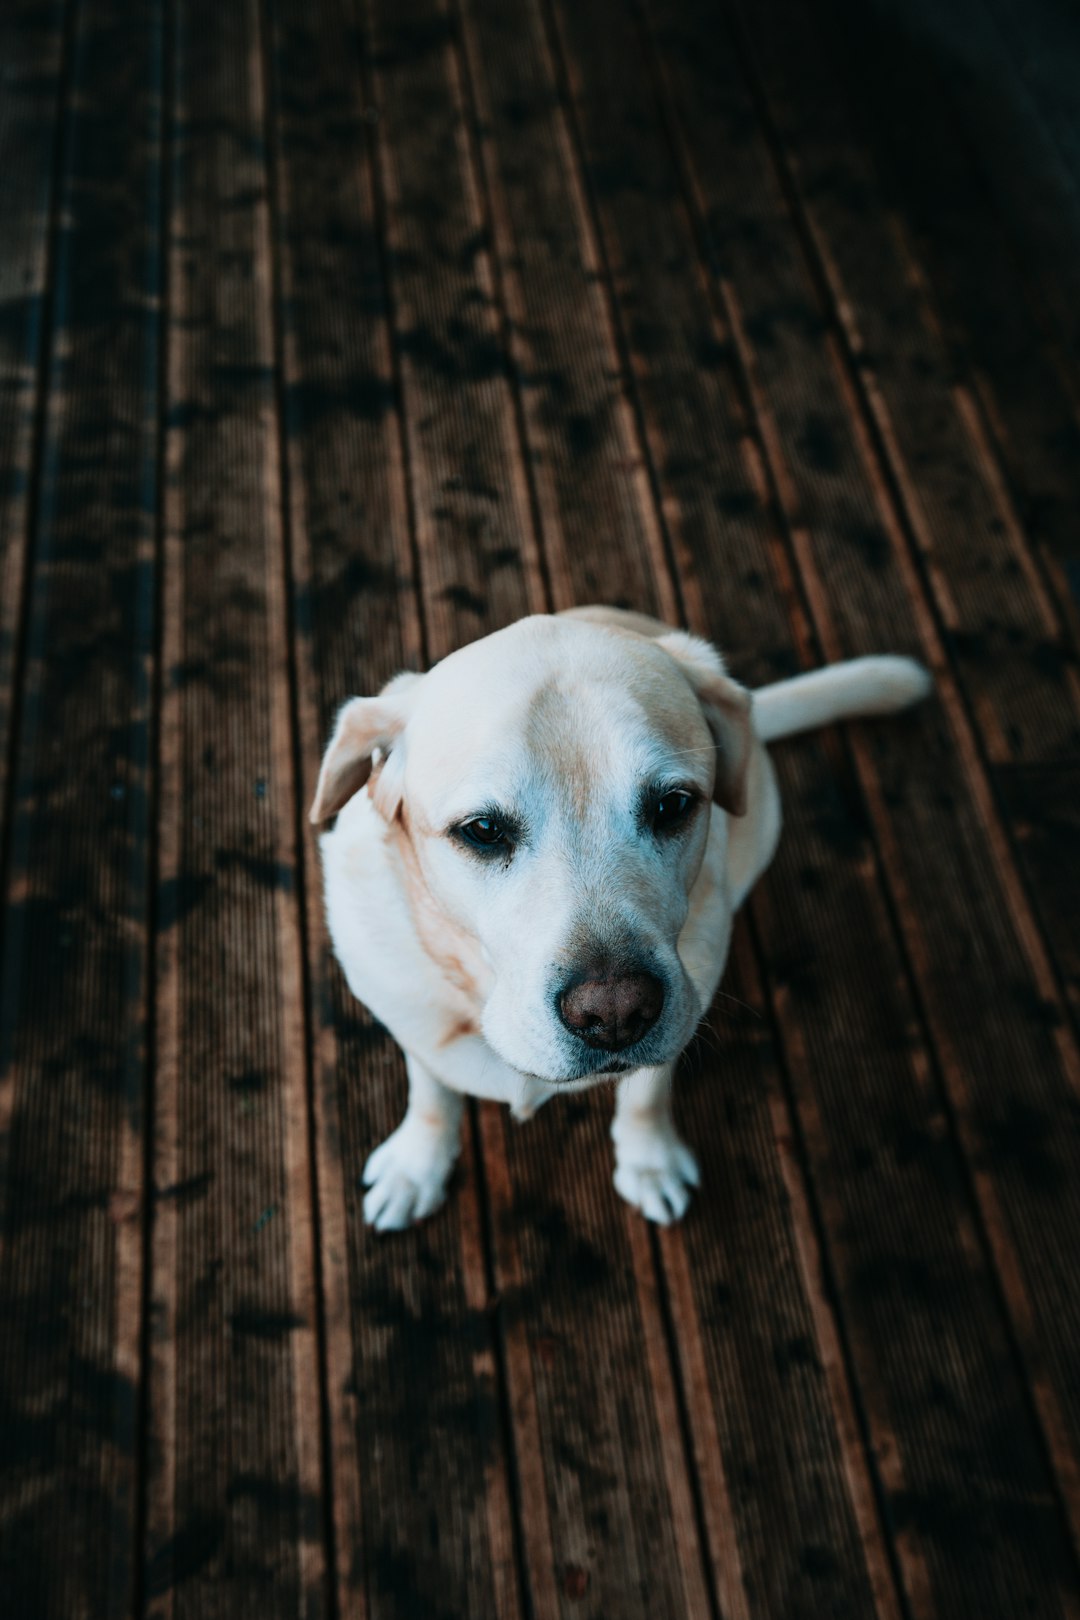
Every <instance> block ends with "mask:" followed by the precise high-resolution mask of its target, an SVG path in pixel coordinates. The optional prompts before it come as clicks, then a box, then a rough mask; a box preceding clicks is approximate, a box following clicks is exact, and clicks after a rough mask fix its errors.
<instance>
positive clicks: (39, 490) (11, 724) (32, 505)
mask: <svg viewBox="0 0 1080 1620" xmlns="http://www.w3.org/2000/svg"><path fill="white" fill-rule="evenodd" d="M81 3H82V0H64V13H63V18H64V20H63V35H62V43H61V47H60V50H61V55H60V72H59V74H58V82H57V90H56V122H55V129H54V131H53V151H52V159H51V163H50V175H51V178H50V181H49V204H48V216H47V222H46V226H45V264H44V282H45V285H44V289H43V296H42V315H41V326H40V330H39V332H38V349H37V356H36V359H35V365H34V370H35V377H34V394H35V400H34V422H33V429H32V438H31V451H30V469H29V476H28V484H29V495H28V499H27V510H26V521H25V528H24V535H23V544H22V552H23V558H22V577H21V580H20V585H21V593H20V602H19V609H18V617H17V618H16V620H15V628H14V635H15V647H14V654H13V657H12V661H11V687H10V692H9V698H8V703H9V708H8V735H7V757H6V761H5V774H4V792H3V799H2V801H0V894H2V895H6V894H7V893H8V891H9V887H10V881H11V861H12V850H13V846H14V832H15V794H16V789H15V783H16V777H17V774H18V773H17V770H16V763H17V760H18V755H19V742H20V736H21V732H22V709H23V688H24V686H25V683H26V656H27V641H28V636H29V627H30V604H31V601H32V592H33V579H34V563H35V559H36V554H37V540H38V528H39V523H40V514H41V504H42V495H43V486H44V480H45V476H46V474H45V438H46V433H47V430H48V415H49V379H50V377H51V375H52V359H53V342H54V338H55V332H56V325H57V277H56V264H57V258H58V242H57V239H58V236H59V217H60V205H61V198H62V196H63V189H64V175H65V173H66V170H67V167H68V158H69V143H70V139H71V125H72V116H71V84H72V75H73V65H74V55H75V24H76V16H77V12H78V8H79V5H80V4H81ZM5 938H6V932H5V930H3V929H0V974H3V973H5V972H6V971H7V962H6V961H5V960H4V956H5V953H4V941H5Z"/></svg>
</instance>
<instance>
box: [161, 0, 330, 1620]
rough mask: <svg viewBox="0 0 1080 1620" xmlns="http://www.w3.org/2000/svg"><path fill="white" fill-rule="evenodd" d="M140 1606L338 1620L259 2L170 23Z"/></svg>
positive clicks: (197, 10)
mask: <svg viewBox="0 0 1080 1620" xmlns="http://www.w3.org/2000/svg"><path fill="white" fill-rule="evenodd" d="M172 44H173V50H174V53H175V118H174V123H173V131H172V135H173V158H174V161H173V170H172V198H171V216H170V257H169V317H168V319H169V325H168V342H169V368H168V384H167V397H166V420H167V424H168V429H167V487H166V495H165V550H164V580H163V591H162V596H163V664H164V669H163V716H162V733H161V889H160V894H159V926H160V929H161V936H162V942H161V952H160V962H159V968H160V971H159V977H158V1006H159V1020H158V1035H159V1043H158V1044H159V1065H158V1072H157V1102H156V1114H155V1126H156V1129H155V1152H154V1162H153V1174H154V1193H155V1223H154V1235H153V1275H152V1295H151V1309H152V1313H153V1376H152V1381H151V1402H150V1433H149V1459H150V1475H149V1480H148V1513H147V1532H146V1574H145V1584H146V1595H147V1600H148V1613H150V1614H152V1615H155V1616H166V1615H169V1616H180V1615H184V1614H192V1615H198V1616H200V1617H206V1616H212V1615H229V1616H232V1615H236V1614H241V1613H243V1614H252V1615H255V1614H257V1615H259V1616H260V1620H261V1617H263V1616H271V1615H282V1616H285V1615H288V1616H290V1617H294V1616H297V1615H302V1616H318V1615H321V1614H323V1613H325V1612H326V1608H327V1601H326V1590H325V1586H326V1581H325V1573H326V1572H325V1555H324V1543H323V1525H322V1482H321V1479H320V1405H321V1402H320V1365H319V1355H318V1346H317V1342H316V1312H315V1297H314V1293H315V1254H314V1245H313V1233H312V1208H311V1164H310V1143H309V1139H308V1112H307V1089H306V1068H307V1065H306V1054H305V1039H304V1011H303V985H302V950H301V930H300V916H299V903H298V894H297V848H296V816H297V803H296V784H295V782H294V773H293V738H292V732H291V719H290V695H289V672H288V659H289V624H288V614H287V610H286V601H285V579H286V566H285V563H286V559H285V551H284V536H283V529H282V491H281V470H280V466H279V446H278V430H279V424H278V418H277V412H276V390H275V370H274V367H275V359H276V355H275V343H274V327H273V309H274V300H273V289H272V275H271V260H270V252H271V237H270V226H269V212H268V209H269V200H268V176H267V165H266V155H265V149H264V114H265V109H264V87H263V39H262V37H261V28H260V18H259V12H258V6H257V3H256V0H249V3H247V4H244V5H240V6H230V7H222V6H217V5H206V4H202V3H200V0H192V3H191V4H182V5H180V6H178V9H177V13H176V31H175V37H174V40H173V42H172Z"/></svg>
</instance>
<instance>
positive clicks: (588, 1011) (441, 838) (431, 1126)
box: [310, 607, 931, 1232]
mask: <svg viewBox="0 0 1080 1620" xmlns="http://www.w3.org/2000/svg"><path fill="white" fill-rule="evenodd" d="M930 686H931V681H930V676H929V674H928V673H927V671H926V670H925V669H923V668H922V667H921V665H919V664H917V663H915V662H914V661H913V660H911V659H908V658H900V657H892V656H888V657H875V658H858V659H854V660H851V661H850V662H847V663H841V664H834V665H830V666H828V667H826V668H824V669H821V670H817V671H814V672H811V673H809V674H805V675H800V676H796V677H795V678H794V679H791V680H786V681H781V682H779V683H777V684H776V685H773V686H767V687H764V688H762V689H761V690H759V691H756V692H754V693H751V692H749V691H748V690H747V689H746V688H745V687H742V686H740V685H738V684H737V682H735V681H734V680H732V678H731V677H730V676H729V675H728V673H727V670H726V668H725V665H724V662H723V659H722V658H721V656H720V654H719V653H718V652H717V650H716V649H715V648H714V647H713V646H711V645H710V644H709V643H708V642H706V641H704V640H701V639H699V638H698V637H696V636H693V635H690V634H688V633H687V632H685V631H682V630H673V629H671V628H670V627H669V626H667V625H664V624H661V623H660V622H658V621H657V620H655V619H649V618H646V617H644V616H642V615H640V614H635V613H628V612H624V611H621V610H619V609H614V608H604V607H589V608H577V609H573V610H572V611H570V612H568V613H562V614H557V615H538V616H535V617H531V618H526V619H521V620H519V621H518V622H517V623H515V624H512V625H510V626H509V627H508V628H506V629H504V630H499V631H496V632H495V633H494V634H493V635H489V636H485V637H484V638H482V639H481V640H479V641H475V642H472V643H471V644H470V645H468V646H465V647H463V648H462V649H461V650H460V651H458V652H455V653H452V654H451V655H450V656H449V657H447V658H445V659H444V660H443V661H442V662H441V663H439V664H436V665H435V666H434V668H433V669H431V670H430V671H429V673H427V674H426V675H416V674H404V675H398V676H396V677H395V678H394V679H393V680H392V681H391V682H390V683H389V685H388V686H386V687H384V689H383V690H382V691H381V692H380V693H379V694H378V696H377V697H367V698H353V699H352V700H351V701H349V702H348V703H346V705H345V707H344V708H343V709H342V710H341V712H340V714H339V715H338V718H337V723H336V725H335V727H334V731H333V735H332V737H331V739H330V742H329V744H328V746H327V749H326V754H325V756H324V758H323V761H322V766H321V770H320V773H319V779H318V785H317V788H316V792H315V799H314V802H313V804H312V807H311V812H310V814H311V820H312V822H314V823H315V824H316V825H319V824H321V823H323V822H326V821H327V820H329V819H330V818H331V817H334V816H336V818H337V819H336V822H335V824H334V827H333V829H332V830H331V831H329V832H326V833H324V834H323V836H322V838H321V840H320V844H321V850H322V859H323V873H324V886H325V901H326V915H327V920H328V924H329V929H330V935H331V939H332V941H333V945H334V949H335V952H336V955H337V958H338V961H339V962H340V964H341V967H342V969H343V970H344V973H345V977H346V980H347V981H348V984H349V988H350V990H351V991H352V993H353V994H354V995H355V996H356V997H357V998H358V999H359V1000H360V1001H362V1002H364V1003H365V1004H366V1005H367V1006H368V1007H369V1008H370V1009H371V1011H372V1012H373V1013H374V1015H375V1017H376V1018H377V1019H378V1020H379V1021H380V1022H381V1023H382V1024H384V1025H385V1026H386V1028H387V1029H388V1030H389V1031H390V1032H391V1034H392V1035H393V1037H394V1039H395V1040H396V1041H398V1042H399V1044H400V1045H401V1047H402V1048H403V1050H404V1053H405V1064H406V1069H407V1072H408V1081H409V1098H408V1105H407V1107H406V1111H405V1117H404V1119H403V1120H402V1123H401V1124H400V1125H399V1126H398V1128H397V1130H395V1131H394V1132H393V1134H392V1135H391V1136H389V1137H388V1138H387V1140H386V1141H385V1142H383V1143H382V1145H381V1146H380V1147H377V1148H376V1149H375V1151H374V1152H373V1153H372V1154H371V1157H370V1158H369V1159H368V1161H367V1164H366V1166H365V1168H364V1176H363V1179H364V1185H365V1187H366V1189H367V1191H366V1195H365V1198H364V1215H365V1219H366V1220H367V1222H368V1223H369V1224H371V1225H373V1226H374V1227H375V1228H376V1230H378V1231H380V1232H387V1231H394V1230H399V1229H401V1228H403V1227H406V1226H408V1225H409V1224H410V1223H412V1222H414V1221H418V1220H421V1219H423V1218H424V1217H425V1216H428V1215H430V1214H432V1213H433V1211H434V1210H436V1209H437V1208H438V1207H439V1205H440V1204H441V1203H442V1202H443V1199H444V1198H445V1195H446V1189H447V1183H448V1181H449V1178H450V1174H451V1171H452V1169H453V1166H454V1163H455V1160H456V1158H457V1156H458V1152H459V1148H460V1134H461V1119H462V1110H463V1107H464V1097H465V1096H466V1095H469V1096H474V1097H483V1098H491V1099H495V1100H497V1101H499V1102H504V1103H508V1104H509V1105H510V1107H511V1109H512V1110H513V1112H514V1114H515V1115H516V1116H517V1117H518V1118H519V1119H527V1118H528V1117H529V1116H530V1115H531V1114H533V1113H534V1112H535V1111H536V1109H537V1108H538V1107H539V1106H540V1105H541V1104H542V1103H544V1102H546V1101H548V1100H549V1099H550V1098H552V1097H554V1096H556V1095H557V1094H559V1093H562V1092H568V1091H580V1090H583V1089H585V1088H588V1087H591V1086H596V1085H598V1084H602V1083H604V1082H615V1083H616V1085H617V1090H616V1101H615V1113H614V1122H613V1125H612V1132H611V1134H612V1137H613V1139H614V1143H615V1187H616V1189H617V1191H618V1192H619V1193H620V1194H621V1195H622V1197H623V1198H625V1199H626V1200H627V1201H628V1202H629V1203H630V1204H632V1205H634V1206H635V1207H636V1208H637V1209H639V1210H640V1211H641V1212H642V1213H643V1214H644V1215H645V1216H647V1217H648V1219H650V1220H652V1221H657V1222H660V1223H662V1224H667V1223H668V1222H670V1221H672V1220H677V1219H679V1218H681V1216H682V1215H683V1214H684V1213H685V1211H686V1209H687V1207H688V1205H689V1202H690V1195H691V1189H692V1188H695V1187H697V1186H698V1184H699V1172H698V1166H697V1161H696V1160H695V1158H694V1155H693V1153H692V1151H691V1150H690V1148H689V1147H688V1146H687V1145H686V1143H685V1142H683V1141H682V1139H681V1138H680V1137H679V1135H678V1133H677V1131H676V1129H675V1125H674V1122H673V1119H672V1113H671V1091H672V1077H673V1074H674V1069H675V1064H676V1060H677V1059H678V1057H679V1054H680V1053H681V1052H682V1050H683V1048H684V1047H685V1046H686V1044H687V1042H688V1041H689V1040H690V1038H691V1036H692V1035H693V1033H694V1030H695V1028H696V1026H697V1024H698V1022H699V1020H700V1019H701V1017H702V1016H703V1014H704V1012H705V1011H706V1009H707V1008H708V1006H709V1003H710V1002H711V1000H712V998H713V995H714V993H715V991H716V988H717V986H718V984H719V982H720V978H721V975H722V973H723V969H724V962H725V958H726V956H727V950H728V943H729V940H730V936H731V926H732V919H733V917H734V914H735V912H736V910H737V909H738V907H739V906H740V905H741V904H742V902H743V900H744V899H745V898H746V895H747V894H748V893H749V891H750V889H751V887H752V885H753V884H754V882H755V881H756V880H757V878H758V877H760V875H761V873H762V872H764V870H765V868H766V867H767V866H768V864H769V862H770V860H771V859H772V856H773V853H774V851H775V849H776V845H777V840H778V838H779V835H780V796H779V793H778V790H777V785H776V777H775V773H774V771H773V767H772V764H771V762H770V759H769V755H768V753H767V752H766V748H765V744H766V743H769V742H773V741H775V740H776V739H778V738H781V737H788V736H791V735H792V734H794V733H796V732H800V731H806V730H808V729H810V728H812V727H816V726H823V725H826V724H828V723H829V722H831V721H834V720H840V719H844V718H848V717H852V716H856V715H873V714H889V713H892V712H894V711H895V710H898V709H902V708H904V707H906V706H907V705H908V704H911V703H914V702H916V701H917V700H918V699H920V698H923V697H925V696H926V695H927V693H928V692H929V690H930Z"/></svg>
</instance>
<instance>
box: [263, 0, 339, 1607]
mask: <svg viewBox="0 0 1080 1620" xmlns="http://www.w3.org/2000/svg"><path fill="white" fill-rule="evenodd" d="M256 19H257V26H258V31H259V47H260V50H259V72H260V81H261V92H262V114H263V129H262V140H263V145H264V150H265V164H266V196H267V213H268V221H267V230H268V236H269V253H270V303H271V311H270V313H271V322H270V324H271V345H272V354H273V370H274V417H275V428H276V440H277V456H278V475H279V504H280V509H281V571H282V599H283V605H284V612H285V630H286V642H287V655H286V669H287V679H288V707H289V730H290V734H291V749H290V756H291V765H292V789H293V792H292V800H293V804H292V809H293V815H292V843H293V849H292V858H293V871H294V873H295V880H296V921H297V933H298V944H299V966H300V995H301V1019H302V1026H303V1051H304V1096H305V1119H306V1122H307V1146H308V1198H309V1200H310V1205H311V1232H312V1258H313V1261H314V1267H313V1272H314V1275H313V1277H312V1288H313V1298H314V1304H315V1324H314V1325H315V1351H316V1358H317V1367H318V1376H319V1477H320V1484H321V1490H320V1493H319V1515H320V1521H321V1527H322V1541H323V1548H324V1556H325V1578H324V1582H323V1585H324V1591H325V1602H326V1616H327V1620H337V1616H338V1596H339V1588H338V1572H337V1547H336V1535H335V1520H334V1473H333V1468H332V1467H331V1450H330V1394H329V1378H330V1371H329V1360H328V1355H327V1333H326V1301H325V1295H324V1287H323V1271H322V1211H321V1205H320V1201H319V1185H320V1183H319V1153H318V1131H317V1126H316V1117H315V1057H314V1053H315V1046H314V1015H313V1006H312V998H313V991H312V982H311V980H312V973H311V948H312V941H311V938H310V931H309V928H308V917H309V911H308V899H309V897H308V881H307V863H306V853H305V839H304V809H305V806H304V770H303V736H302V731H301V724H300V673H299V667H298V656H297V645H296V642H297V623H296V594H297V593H296V569H295V566H294V553H293V528H292V500H291V480H292V468H291V465H290V460H289V445H288V417H287V412H286V404H285V374H284V354H285V323H284V316H283V294H282V284H281V254H282V229H281V190H280V185H281V181H280V173H281V168H280V165H281V154H280V149H279V140H280V136H279V130H280V120H279V112H278V85H277V77H276V74H275V71H274V48H273V24H272V22H271V20H270V16H269V12H268V5H267V0H258V4H257V10H256Z"/></svg>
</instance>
